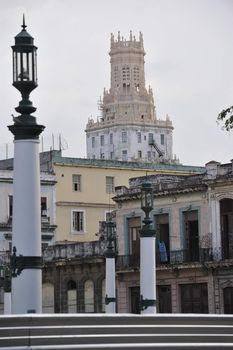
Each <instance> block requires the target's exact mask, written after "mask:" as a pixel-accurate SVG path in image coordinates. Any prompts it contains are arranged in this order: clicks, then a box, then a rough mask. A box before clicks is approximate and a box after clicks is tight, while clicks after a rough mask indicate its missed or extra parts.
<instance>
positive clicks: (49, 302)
mask: <svg viewBox="0 0 233 350" xmlns="http://www.w3.org/2000/svg"><path fill="white" fill-rule="evenodd" d="M42 312H43V313H47V314H48V313H49V314H52V313H54V286H53V284H52V283H43V285H42Z"/></svg>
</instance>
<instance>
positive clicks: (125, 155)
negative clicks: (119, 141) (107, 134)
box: [122, 150, 128, 161]
mask: <svg viewBox="0 0 233 350" xmlns="http://www.w3.org/2000/svg"><path fill="white" fill-rule="evenodd" d="M122 160H125V161H127V160H128V156H127V151H126V150H123V151H122Z"/></svg>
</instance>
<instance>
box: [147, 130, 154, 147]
mask: <svg viewBox="0 0 233 350" xmlns="http://www.w3.org/2000/svg"><path fill="white" fill-rule="evenodd" d="M153 140H154V135H153V134H152V133H151V132H150V133H149V140H148V142H149V145H150V144H152V143H153Z"/></svg>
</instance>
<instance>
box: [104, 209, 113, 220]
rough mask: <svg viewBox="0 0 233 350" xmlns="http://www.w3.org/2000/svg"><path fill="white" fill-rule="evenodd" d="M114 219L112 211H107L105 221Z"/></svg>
mask: <svg viewBox="0 0 233 350" xmlns="http://www.w3.org/2000/svg"><path fill="white" fill-rule="evenodd" d="M111 219H112V212H111V211H106V212H105V221H110V220H111Z"/></svg>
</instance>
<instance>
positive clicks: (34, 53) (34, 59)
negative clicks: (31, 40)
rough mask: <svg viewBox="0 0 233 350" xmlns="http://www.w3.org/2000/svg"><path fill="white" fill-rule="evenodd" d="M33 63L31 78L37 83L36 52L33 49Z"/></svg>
mask: <svg viewBox="0 0 233 350" xmlns="http://www.w3.org/2000/svg"><path fill="white" fill-rule="evenodd" d="M32 62H33V65H34V77H33V80H34V81H35V83H37V53H36V50H34V51H33V60H32Z"/></svg>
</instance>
